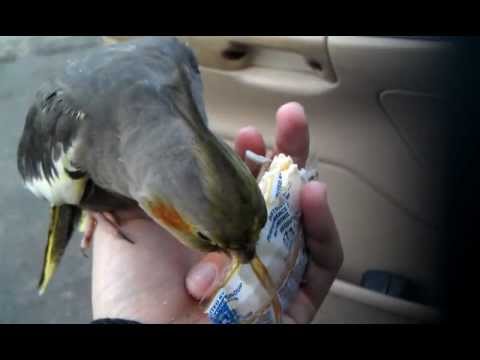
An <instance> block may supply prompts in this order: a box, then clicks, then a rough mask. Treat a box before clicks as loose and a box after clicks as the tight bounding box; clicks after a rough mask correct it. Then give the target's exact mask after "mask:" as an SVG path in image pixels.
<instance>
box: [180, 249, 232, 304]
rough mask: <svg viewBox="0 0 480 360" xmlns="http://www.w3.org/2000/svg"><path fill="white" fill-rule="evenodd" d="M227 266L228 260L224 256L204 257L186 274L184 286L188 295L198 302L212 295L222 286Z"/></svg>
mask: <svg viewBox="0 0 480 360" xmlns="http://www.w3.org/2000/svg"><path fill="white" fill-rule="evenodd" d="M229 264H230V259H229V258H228V256H226V255H225V254H221V253H210V254H208V255H206V256H205V257H204V258H203V259H202V260H201V261H200V262H199V263H197V264H196V265H195V266H193V268H192V269H190V271H189V272H188V274H187V277H186V279H185V285H186V287H187V290H188V292H189V293H190V295H191V296H192V297H193V298H195V299H197V300H199V301H203V300H204V299H206V298H208V297H210V296H211V295H213V293H214V292H215V290H216V289H217V287H218V286H220V285H221V284H222V281H223V279H224V278H225V276H226V274H227V272H228V268H229Z"/></svg>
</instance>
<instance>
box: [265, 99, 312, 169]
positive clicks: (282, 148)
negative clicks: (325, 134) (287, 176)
mask: <svg viewBox="0 0 480 360" xmlns="http://www.w3.org/2000/svg"><path fill="white" fill-rule="evenodd" d="M309 148H310V137H309V131H308V122H307V118H306V115H305V111H304V109H303V107H302V105H300V104H299V103H296V102H290V103H287V104H285V105H283V106H281V107H280V108H279V109H278V111H277V134H276V148H275V151H274V154H273V155H275V154H278V153H284V154H286V155H290V156H291V157H292V159H293V160H294V162H295V163H296V164H298V166H299V167H304V166H305V162H306V161H307V158H308V153H309Z"/></svg>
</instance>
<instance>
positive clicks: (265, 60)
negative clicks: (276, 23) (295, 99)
mask: <svg viewBox="0 0 480 360" xmlns="http://www.w3.org/2000/svg"><path fill="white" fill-rule="evenodd" d="M178 38H179V39H180V40H182V41H184V42H185V43H187V44H188V45H189V46H190V47H191V48H193V49H194V51H195V53H196V55H197V58H198V61H199V63H200V65H201V67H202V68H204V70H206V71H209V72H216V73H217V74H218V73H220V74H223V75H226V76H231V77H234V78H235V80H237V81H241V82H244V83H250V84H251V85H254V86H257V87H268V88H270V89H271V90H279V91H281V90H285V91H288V92H289V93H290V92H292V91H293V92H296V91H298V92H301V93H309V92H313V93H318V92H319V91H322V90H325V89H326V88H330V87H332V86H333V85H334V84H335V83H336V82H337V78H336V75H335V71H334V68H333V66H332V63H331V61H330V58H329V55H328V47H327V40H328V39H327V37H326V36H211V37H210V36H179V37H178ZM290 60H291V62H290V63H289V61H290ZM282 61H283V63H282Z"/></svg>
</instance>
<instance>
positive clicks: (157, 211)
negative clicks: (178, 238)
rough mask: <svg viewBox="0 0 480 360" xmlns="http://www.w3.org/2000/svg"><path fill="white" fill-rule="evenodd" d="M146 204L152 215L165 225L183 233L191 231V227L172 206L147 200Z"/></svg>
mask: <svg viewBox="0 0 480 360" xmlns="http://www.w3.org/2000/svg"><path fill="white" fill-rule="evenodd" d="M148 205H149V208H150V211H151V212H152V215H153V216H154V217H155V218H156V219H157V220H159V221H161V222H163V223H164V224H165V225H166V226H169V227H171V228H174V229H175V230H178V231H180V232H183V233H187V234H191V233H192V227H191V226H190V224H188V223H186V222H185V221H184V220H183V218H182V217H181V216H180V214H179V213H178V212H177V210H175V209H174V208H173V207H171V206H169V205H167V204H165V203H162V202H160V201H157V202H149V204H148Z"/></svg>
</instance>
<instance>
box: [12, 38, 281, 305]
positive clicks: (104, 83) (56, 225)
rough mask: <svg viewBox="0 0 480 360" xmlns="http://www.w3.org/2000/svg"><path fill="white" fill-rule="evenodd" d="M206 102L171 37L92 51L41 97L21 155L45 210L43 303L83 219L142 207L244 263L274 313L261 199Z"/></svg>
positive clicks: (188, 59)
mask: <svg viewBox="0 0 480 360" xmlns="http://www.w3.org/2000/svg"><path fill="white" fill-rule="evenodd" d="M202 91H203V88H202V81H201V76H200V72H199V68H198V64H197V61H196V58H195V56H194V54H193V52H192V51H191V49H190V48H188V47H187V46H186V45H184V44H183V43H181V42H180V41H178V40H177V39H176V38H174V37H172V38H163V37H152V38H150V37H148V38H141V39H138V40H135V41H131V42H126V43H121V44H117V45H113V46H109V47H103V48H100V49H97V50H95V51H94V52H92V53H91V54H89V55H87V56H86V57H85V58H83V59H80V60H76V61H70V62H68V63H67V65H66V68H65V70H64V72H63V74H62V75H61V76H59V77H57V78H55V79H53V80H51V81H48V82H47V83H46V84H44V85H43V86H42V87H41V88H40V90H39V91H38V93H37V95H36V99H35V101H34V103H33V104H32V106H31V107H30V109H29V110H28V114H27V116H26V123H25V128H24V131H23V134H22V137H21V140H20V144H19V147H18V169H19V172H20V174H21V176H22V178H23V180H24V183H25V185H26V187H27V188H28V189H29V190H30V191H32V192H33V193H34V194H35V195H36V196H38V197H41V198H44V199H46V200H48V201H49V202H50V204H51V219H50V229H49V234H48V244H47V248H46V250H45V258H44V267H43V271H42V277H41V280H40V283H39V289H40V292H43V291H44V290H45V288H46V286H47V284H48V283H49V281H50V280H51V277H52V275H53V274H54V271H55V269H56V267H57V265H58V263H59V261H60V259H61V256H62V254H63V252H64V249H65V247H66V245H67V243H68V241H69V239H70V237H71V236H72V233H73V230H74V229H75V228H76V227H77V225H78V223H79V220H80V217H81V214H82V210H86V211H90V212H95V213H97V212H100V213H106V214H108V213H109V212H113V211H114V210H117V209H121V208H127V207H132V206H137V205H138V206H140V207H141V208H142V209H143V210H144V211H145V212H146V214H148V215H149V216H150V217H151V218H152V219H153V220H155V221H156V222H157V223H158V224H160V225H161V226H163V227H164V228H165V229H167V230H168V231H169V232H170V233H171V234H172V235H173V236H174V237H175V238H176V239H178V240H179V241H181V242H182V243H183V244H185V245H187V246H189V247H191V248H194V249H197V250H201V251H205V252H210V251H223V252H225V253H227V254H229V255H231V256H232V257H233V260H234V261H236V264H237V265H236V266H234V267H233V269H235V267H238V264H240V263H242V264H244V263H250V264H251V265H252V269H253V270H254V271H255V273H256V274H257V276H258V278H259V280H260V281H261V282H262V284H264V286H265V288H266V289H267V290H268V291H269V292H270V294H271V296H272V298H273V301H274V302H275V303H276V302H277V300H276V292H275V291H274V289H273V284H272V283H271V281H270V277H269V275H268V272H267V270H266V269H265V267H264V266H263V265H262V263H261V261H260V260H259V258H258V257H257V256H256V252H255V247H256V242H257V240H258V238H259V234H260V231H261V229H262V227H263V226H264V224H265V222H266V217H267V211H266V206H265V203H264V199H263V197H262V194H261V192H260V190H259V188H258V185H257V183H256V180H255V178H254V177H253V176H252V174H251V173H250V172H249V170H248V168H247V167H246V166H245V165H244V163H243V162H242V161H241V160H240V158H239V157H238V156H237V155H236V154H235V153H234V152H233V150H231V149H230V148H229V147H228V146H227V145H226V144H224V143H223V142H222V141H221V140H220V139H218V138H217V137H216V136H215V135H214V134H213V133H212V132H211V131H210V130H209V128H208V126H207V116H206V112H205V108H204V102H203V95H202ZM106 218H108V219H110V220H109V221H110V222H111V223H112V219H111V218H110V217H108V216H106ZM113 225H115V224H114V223H113ZM127 240H128V239H127ZM133 246H134V245H133ZM277 308H278V304H277Z"/></svg>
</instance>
